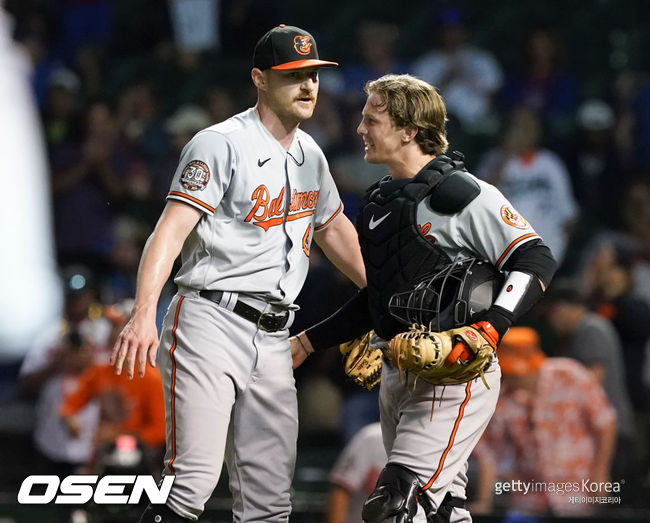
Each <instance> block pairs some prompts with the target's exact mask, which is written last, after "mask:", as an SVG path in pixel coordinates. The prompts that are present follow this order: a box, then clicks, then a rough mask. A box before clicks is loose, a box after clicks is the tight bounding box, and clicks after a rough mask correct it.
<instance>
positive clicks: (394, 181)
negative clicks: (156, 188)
mask: <svg viewBox="0 0 650 523" xmlns="http://www.w3.org/2000/svg"><path fill="white" fill-rule="evenodd" d="M365 91H366V93H367V94H368V98H367V101H366V105H365V107H364V108H363V112H362V117H361V123H360V124H359V127H358V129H357V132H358V133H359V134H360V135H361V137H362V138H363V142H364V144H365V160H366V161H367V162H370V163H379V164H385V165H386V166H387V167H388V170H389V172H390V175H389V176H387V177H385V178H384V179H382V180H380V181H379V182H377V183H375V184H374V185H372V186H371V187H370V188H369V189H368V190H367V192H366V195H365V197H364V198H363V200H362V202H361V206H360V211H359V215H358V217H357V232H358V235H359V243H360V245H361V251H362V253H363V258H364V262H365V266H366V276H367V281H368V285H367V287H366V288H364V289H362V290H361V291H359V293H358V294H357V295H356V296H354V297H353V298H352V299H351V300H350V301H349V302H348V303H346V304H345V305H344V306H343V307H341V309H339V310H338V311H337V312H336V313H335V314H334V315H332V316H331V317H330V318H328V319H326V320H324V321H323V322H321V323H319V324H317V325H315V326H313V327H310V328H309V329H307V330H306V331H304V332H301V333H300V334H298V335H297V336H295V337H293V338H292V339H291V346H292V355H293V361H294V366H297V365H299V364H300V363H301V362H302V361H303V360H304V359H305V358H306V357H307V355H308V354H310V353H311V352H313V351H314V350H319V349H325V348H328V347H332V346H335V345H339V344H341V343H342V342H345V341H347V340H351V339H355V338H358V337H360V336H362V335H363V334H365V333H367V332H368V331H370V330H371V329H372V330H374V333H372V335H371V336H370V335H369V336H366V339H367V342H366V343H363V341H362V340H359V341H354V342H351V343H347V344H344V345H343V346H342V347H341V349H342V351H343V352H344V353H347V354H348V356H347V360H346V370H347V371H348V372H349V373H350V374H351V375H352V377H353V379H355V381H357V383H359V384H361V385H363V386H367V387H371V386H372V385H373V383H375V382H376V381H378V378H377V375H378V369H379V366H380V365H381V387H380V392H379V403H380V405H379V408H380V414H381V426H382V436H383V441H384V446H385V448H386V453H387V456H388V462H387V464H386V466H385V468H384V469H383V471H382V472H381V474H380V477H379V480H378V481H377V485H376V487H375V490H374V492H372V493H371V494H370V496H369V497H368V499H367V500H366V502H365V504H364V507H363V512H362V517H363V520H364V521H365V522H366V523H381V522H396V523H397V522H399V523H401V522H410V521H427V522H434V521H435V522H443V521H450V520H453V521H455V522H456V521H471V517H470V514H469V512H468V511H467V510H466V509H465V507H464V504H465V487H466V484H467V476H466V471H467V460H468V457H469V455H470V453H471V452H472V449H473V448H474V446H475V445H476V443H477V441H478V439H479V438H480V436H481V434H482V433H483V431H484V430H485V427H486V426H487V424H488V422H489V420H490V418H491V416H492V413H493V412H494V408H495V406H496V402H497V398H498V395H499V385H500V377H501V372H500V369H499V364H498V358H497V356H496V350H497V346H498V343H499V340H500V339H501V338H502V337H503V335H504V334H505V333H506V331H507V330H508V328H509V327H510V325H512V324H513V323H514V322H515V321H516V320H517V318H518V317H519V316H521V315H522V314H523V313H525V312H526V311H527V310H528V309H529V308H530V307H531V306H532V305H533V304H534V303H535V302H537V300H539V299H540V298H541V296H542V295H543V292H544V291H545V289H546V286H547V285H548V284H549V282H550V280H551V278H552V276H553V273H554V272H555V269H556V263H555V261H554V259H553V257H552V255H551V253H550V250H549V249H548V247H546V246H545V245H544V243H543V242H542V239H541V238H540V237H539V235H538V234H537V233H536V232H535V231H534V229H533V228H532V226H531V225H530V224H529V223H528V222H527V221H526V220H525V219H524V218H523V217H522V216H521V215H520V214H519V213H517V211H516V210H515V209H514V208H513V206H512V205H511V204H510V202H508V200H506V198H505V197H504V196H503V195H502V194H501V193H500V192H499V191H498V190H497V189H496V188H495V187H493V186H492V185H489V184H487V183H485V182H483V181H481V180H478V179H477V178H475V177H474V176H472V175H471V174H470V173H468V172H467V171H466V170H465V168H464V165H463V161H462V160H463V157H462V155H461V154H460V153H456V152H454V153H451V154H450V155H449V156H446V155H445V154H444V153H445V152H446V150H447V147H448V142H447V137H446V131H445V122H446V119H447V118H446V110H445V106H444V103H443V101H442V99H441V98H440V96H439V95H438V93H437V91H436V89H435V88H434V87H432V86H431V85H429V84H427V83H425V82H423V81H421V80H418V79H416V78H414V77H412V76H409V75H400V76H397V75H387V76H383V77H381V78H379V79H377V80H374V81H372V82H369V83H368V84H367V85H366V87H365Z"/></svg>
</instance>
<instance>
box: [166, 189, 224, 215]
mask: <svg viewBox="0 0 650 523" xmlns="http://www.w3.org/2000/svg"><path fill="white" fill-rule="evenodd" d="M168 196H179V197H181V198H185V199H187V200H189V201H191V202H194V203H196V204H197V205H200V206H201V207H203V208H204V209H206V210H208V211H210V212H214V211H215V208H214V207H210V206H209V205H208V204H207V203H204V202H202V201H201V200H199V199H198V198H194V196H190V195H189V194H185V193H182V192H177V191H169V194H168Z"/></svg>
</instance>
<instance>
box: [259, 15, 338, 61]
mask: <svg viewBox="0 0 650 523" xmlns="http://www.w3.org/2000/svg"><path fill="white" fill-rule="evenodd" d="M317 65H339V64H338V63H337V62H328V61H326V60H321V59H319V58H318V49H316V40H314V37H313V36H312V35H311V34H309V33H308V32H307V31H305V30H304V29H300V28H299V27H294V26H292V25H284V24H280V25H279V26H278V27H274V28H273V29H271V30H270V31H269V32H268V33H266V34H265V35H264V36H263V37H262V38H260V39H259V41H258V42H257V45H255V51H254V52H253V67H257V68H258V69H262V70H264V69H276V70H286V69H302V68H303V67H314V66H317Z"/></svg>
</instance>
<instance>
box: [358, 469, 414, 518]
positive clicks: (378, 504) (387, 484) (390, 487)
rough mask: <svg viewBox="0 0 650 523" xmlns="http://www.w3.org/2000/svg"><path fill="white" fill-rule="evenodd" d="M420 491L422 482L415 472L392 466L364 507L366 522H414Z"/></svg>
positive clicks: (385, 472) (384, 474)
mask: <svg viewBox="0 0 650 523" xmlns="http://www.w3.org/2000/svg"><path fill="white" fill-rule="evenodd" d="M419 488H420V482H419V481H418V477H417V476H416V475H415V474H414V473H413V472H411V471H410V470H409V469H407V468H406V467H403V466H402V465H397V464H392V463H389V464H388V465H386V467H384V470H382V471H381V474H380V475H379V479H378V480H377V485H376V486H375V490H374V491H373V492H372V494H370V496H368V499H367V500H366V502H365V503H364V504H363V511H362V513H361V517H362V518H363V521H364V523H410V522H411V521H413V518H414V517H415V514H416V513H417V511H418V500H417V494H418V490H419Z"/></svg>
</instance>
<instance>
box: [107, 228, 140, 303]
mask: <svg viewBox="0 0 650 523" xmlns="http://www.w3.org/2000/svg"><path fill="white" fill-rule="evenodd" d="M150 233H151V228H150V226H149V224H146V223H143V222H140V221H136V220H133V219H132V218H129V217H126V216H122V217H120V218H118V220H117V223H116V225H115V229H114V231H113V239H114V247H113V250H112V251H111V254H110V257H109V266H108V269H107V274H106V277H105V282H104V288H103V289H102V290H103V294H102V296H103V298H104V300H105V301H106V302H108V303H116V302H118V301H122V300H125V299H127V298H131V297H133V296H135V288H136V279H137V273H138V265H139V263H140V255H141V254H142V249H144V245H145V243H146V241H147V238H148V237H149V234H150Z"/></svg>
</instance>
